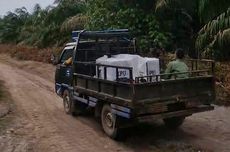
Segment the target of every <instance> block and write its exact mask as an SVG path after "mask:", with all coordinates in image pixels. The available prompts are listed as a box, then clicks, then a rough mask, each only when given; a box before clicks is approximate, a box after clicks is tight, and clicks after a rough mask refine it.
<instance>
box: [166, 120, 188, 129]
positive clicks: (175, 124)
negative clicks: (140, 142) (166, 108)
mask: <svg viewBox="0 0 230 152" xmlns="http://www.w3.org/2000/svg"><path fill="white" fill-rule="evenodd" d="M184 120H185V117H173V118H167V119H164V123H165V125H166V127H168V128H169V129H177V128H179V127H180V126H181V125H182V124H183V122H184Z"/></svg>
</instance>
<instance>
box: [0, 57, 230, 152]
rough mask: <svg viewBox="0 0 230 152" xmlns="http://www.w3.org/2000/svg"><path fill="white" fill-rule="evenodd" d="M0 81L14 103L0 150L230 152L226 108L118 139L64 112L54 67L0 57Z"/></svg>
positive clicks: (88, 119) (138, 130)
mask: <svg viewBox="0 0 230 152" xmlns="http://www.w3.org/2000/svg"><path fill="white" fill-rule="evenodd" d="M0 69H1V70H0V79H1V80H3V81H5V82H6V87H7V88H8V89H9V91H10V93H11V96H12V99H13V101H14V102H15V107H16V108H15V109H14V117H15V119H14V121H13V122H14V123H13V124H12V125H11V127H10V128H9V129H7V131H6V132H5V133H3V135H0V149H1V151H2V152H8V151H9V152H10V151H15V152H24V151H36V152H37V151H38V152H67V151H68V152H91V151H92V152H96V151H98V152H102V151H105V152H109V151H111V152H117V151H119V152H123V151H125V152H126V151H136V152H142V151H173V150H174V151H199V150H201V151H215V152H228V151H230V117H229V116H230V109H229V108H224V107H216V109H215V110H214V111H211V112H205V113H200V114H196V115H194V116H192V117H189V118H188V119H186V121H185V123H184V125H183V126H182V127H181V129H179V130H177V131H170V130H168V129H166V128H165V127H164V125H163V123H162V122H157V123H155V124H148V125H147V124H143V125H140V126H138V127H135V128H133V129H131V130H127V132H128V137H127V139H126V140H125V141H123V142H115V141H113V140H111V139H109V138H108V137H106V135H105V134H104V133H103V131H102V129H101V126H100V124H99V123H98V122H97V121H96V120H95V119H94V118H93V117H92V116H81V117H71V116H68V115H66V114H65V113H64V111H63V105H62V100H61V98H59V97H57V96H56V94H55V93H54V83H53V74H54V67H53V66H52V65H47V64H43V63H38V62H32V61H27V62H25V61H16V60H13V59H9V58H8V57H6V56H2V55H1V56H0Z"/></svg>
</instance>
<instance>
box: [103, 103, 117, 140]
mask: <svg viewBox="0 0 230 152" xmlns="http://www.w3.org/2000/svg"><path fill="white" fill-rule="evenodd" d="M116 121H117V116H116V115H115V114H113V113H112V108H111V107H110V106H109V105H108V104H105V105H103V108H102V112H101V123H102V127H103V130H104V132H105V133H106V134H107V135H108V136H109V137H110V138H112V139H118V137H119V134H120V131H121V129H119V128H118V127H117V125H116V124H117V122H116Z"/></svg>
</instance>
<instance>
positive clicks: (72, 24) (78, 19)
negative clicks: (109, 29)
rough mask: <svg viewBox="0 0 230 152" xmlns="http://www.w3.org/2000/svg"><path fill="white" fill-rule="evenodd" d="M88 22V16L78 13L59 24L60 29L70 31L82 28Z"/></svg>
mask: <svg viewBox="0 0 230 152" xmlns="http://www.w3.org/2000/svg"><path fill="white" fill-rule="evenodd" d="M87 22H88V16H86V15H83V14H78V15H76V16H73V17H70V18H68V19H67V20H66V21H65V22H64V23H63V24H62V26H61V31H71V30H76V29H83V28H84V26H85V25H86V23H87Z"/></svg>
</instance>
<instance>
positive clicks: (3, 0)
mask: <svg viewBox="0 0 230 152" xmlns="http://www.w3.org/2000/svg"><path fill="white" fill-rule="evenodd" d="M53 2H54V0H0V16H3V15H6V13H7V12H8V11H14V10H15V9H16V8H21V7H23V6H25V7H26V8H27V10H28V11H29V12H31V11H32V10H33V7H34V5H35V4H37V3H38V4H40V5H41V6H42V8H45V7H46V6H48V5H51V4H53Z"/></svg>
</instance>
